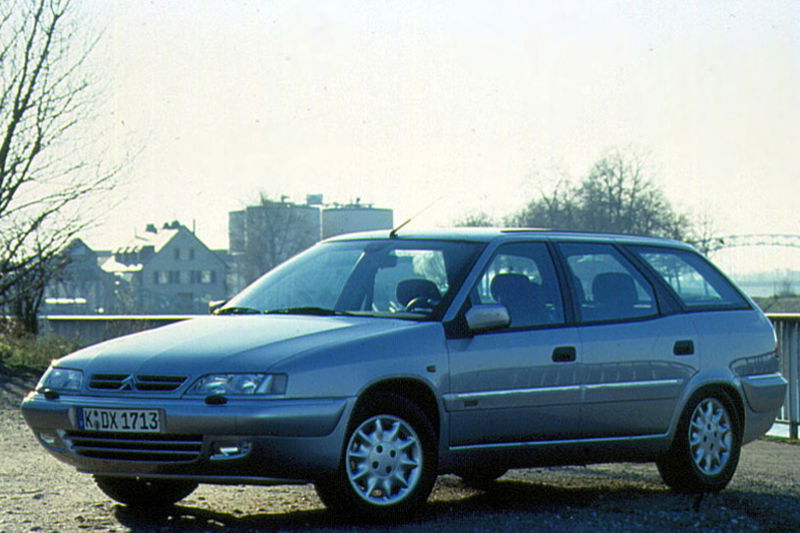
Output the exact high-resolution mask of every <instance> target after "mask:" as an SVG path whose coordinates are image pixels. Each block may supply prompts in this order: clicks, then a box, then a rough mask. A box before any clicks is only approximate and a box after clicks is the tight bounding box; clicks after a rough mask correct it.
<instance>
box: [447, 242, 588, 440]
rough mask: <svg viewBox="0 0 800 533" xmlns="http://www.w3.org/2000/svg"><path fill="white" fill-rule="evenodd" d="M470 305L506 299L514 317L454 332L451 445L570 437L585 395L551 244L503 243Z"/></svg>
mask: <svg viewBox="0 0 800 533" xmlns="http://www.w3.org/2000/svg"><path fill="white" fill-rule="evenodd" d="M470 302H471V304H472V305H479V304H487V303H500V304H503V305H505V306H506V308H507V309H508V311H509V315H510V317H511V324H510V326H509V327H507V328H503V329H501V330H497V331H492V332H486V333H479V334H475V335H474V336H473V337H471V338H465V339H451V340H449V341H448V343H449V352H450V376H451V390H450V393H449V394H447V395H445V405H446V409H447V411H448V416H449V418H450V444H451V446H471V445H478V446H479V445H487V444H496V443H516V442H533V441H548V440H559V439H570V438H574V437H576V436H577V434H578V433H577V432H578V417H579V405H580V400H581V388H580V375H579V362H580V361H579V359H580V357H579V352H578V348H579V346H578V343H579V339H578V333H577V331H576V329H575V328H574V327H567V326H565V316H564V304H563V300H562V297H561V291H560V289H559V283H558V278H557V276H556V273H555V269H554V267H553V261H552V258H551V256H550V253H549V251H548V248H547V246H546V245H545V244H544V243H542V242H534V243H511V244H506V245H503V246H501V247H500V248H498V250H497V252H496V254H495V256H494V258H493V259H492V261H490V263H489V266H488V267H487V268H486V270H485V271H484V273H483V274H482V275H481V277H480V278H479V280H478V282H477V284H476V286H475V287H474V288H473V290H472V292H471V294H470Z"/></svg>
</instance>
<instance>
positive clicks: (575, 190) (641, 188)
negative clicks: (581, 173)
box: [456, 150, 713, 249]
mask: <svg viewBox="0 0 800 533" xmlns="http://www.w3.org/2000/svg"><path fill="white" fill-rule="evenodd" d="M456 225H457V226H506V227H531V228H547V229H554V230H563V231H586V232H610V233H627V234H633V235H646V236H653V237H666V238H670V239H677V240H683V241H690V242H693V243H695V244H696V245H697V246H698V247H699V248H700V249H703V247H704V243H705V244H708V243H710V242H711V241H712V239H713V237H712V235H711V229H710V223H709V221H708V218H702V219H700V220H699V221H696V220H692V218H691V217H689V215H687V214H686V213H683V212H681V211H679V210H678V209H676V208H675V207H673V205H672V204H671V202H670V201H669V200H668V199H667V197H666V196H665V194H664V192H663V191H662V190H661V189H660V188H659V187H658V185H657V184H656V183H655V181H654V180H653V178H652V177H651V175H650V174H649V173H648V172H647V167H646V165H645V163H644V161H643V159H642V158H641V157H639V156H637V155H632V154H625V153H624V152H622V151H620V150H612V151H610V152H609V153H607V154H606V155H604V156H603V157H601V158H600V159H599V160H597V161H596V162H595V163H594V164H593V165H592V167H591V168H590V170H589V172H588V174H587V176H586V177H585V178H584V179H583V180H581V181H580V182H578V183H572V182H570V181H567V180H561V181H559V182H557V183H556V185H555V186H554V187H553V188H552V189H550V190H548V191H544V192H542V193H541V194H540V195H539V196H538V197H536V198H534V199H532V200H530V201H529V202H528V203H527V204H526V205H525V206H524V207H522V208H521V209H520V210H519V211H517V212H514V213H511V214H509V215H507V216H505V217H502V218H500V219H497V218H494V217H492V216H490V215H488V214H486V213H485V212H480V211H479V212H474V213H469V214H467V215H465V216H464V217H462V218H461V219H460V220H458V221H457V222H456Z"/></svg>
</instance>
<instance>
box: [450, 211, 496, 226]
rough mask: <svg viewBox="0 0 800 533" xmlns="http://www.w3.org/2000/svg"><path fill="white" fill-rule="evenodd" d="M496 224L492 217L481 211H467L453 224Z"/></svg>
mask: <svg viewBox="0 0 800 533" xmlns="http://www.w3.org/2000/svg"><path fill="white" fill-rule="evenodd" d="M496 225H497V224H496V222H495V221H494V219H493V218H492V217H491V216H490V215H489V214H487V213H484V212H483V211H476V212H472V213H468V214H466V215H464V216H462V217H461V218H459V219H458V220H456V222H455V226H456V227H460V228H486V227H491V226H496Z"/></svg>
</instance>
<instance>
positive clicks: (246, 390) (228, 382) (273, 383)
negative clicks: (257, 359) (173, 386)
mask: <svg viewBox="0 0 800 533" xmlns="http://www.w3.org/2000/svg"><path fill="white" fill-rule="evenodd" d="M285 392H286V374H207V375H205V376H203V377H201V378H200V379H198V380H197V381H195V382H194V384H193V385H192V386H191V387H189V390H188V391H187V392H186V394H188V395H192V396H209V395H211V394H222V395H244V396H253V395H256V394H284V393H285Z"/></svg>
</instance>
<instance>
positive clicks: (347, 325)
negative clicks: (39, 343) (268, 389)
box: [59, 315, 422, 376]
mask: <svg viewBox="0 0 800 533" xmlns="http://www.w3.org/2000/svg"><path fill="white" fill-rule="evenodd" d="M420 325H422V324H420V323H418V322H410V321H404V320H395V319H382V318H371V317H313V316H275V315H252V316H251V315H246V316H209V317H200V318H194V319H189V320H185V321H183V322H178V323H176V324H171V325H168V326H164V327H160V328H157V329H152V330H148V331H144V332H141V333H135V334H133V335H127V336H125V337H119V338H117V339H113V340H110V341H106V342H103V343H100V344H96V345H94V346H90V347H88V348H84V349H82V350H79V351H77V352H75V353H73V354H71V355H69V356H67V357H65V358H63V359H61V360H60V361H59V366H62V367H67V368H70V367H72V368H78V369H81V370H83V371H84V372H87V373H90V374H132V373H135V374H148V375H182V376H194V375H199V374H202V373H207V372H258V371H266V370H269V368H270V367H271V366H273V365H274V364H275V363H277V362H279V361H281V360H283V359H285V358H287V357H291V356H293V355H297V354H300V353H306V352H311V351H332V350H335V349H336V347H337V346H338V345H340V344H346V343H348V342H351V341H353V340H355V339H359V338H361V339H363V338H365V337H370V336H373V335H380V334H383V333H386V332H388V331H390V330H393V329H406V328H409V327H415V326H420Z"/></svg>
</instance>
